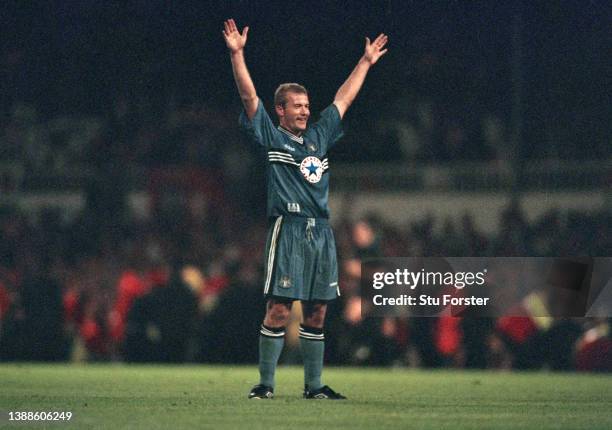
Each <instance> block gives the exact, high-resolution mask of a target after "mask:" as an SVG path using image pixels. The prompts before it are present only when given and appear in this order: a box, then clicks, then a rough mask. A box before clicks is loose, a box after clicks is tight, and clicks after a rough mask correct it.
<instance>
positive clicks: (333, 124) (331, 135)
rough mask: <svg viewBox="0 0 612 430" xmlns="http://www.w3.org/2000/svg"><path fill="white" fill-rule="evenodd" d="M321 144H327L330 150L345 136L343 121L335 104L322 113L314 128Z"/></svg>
mask: <svg viewBox="0 0 612 430" xmlns="http://www.w3.org/2000/svg"><path fill="white" fill-rule="evenodd" d="M313 127H314V129H315V130H316V132H317V135H318V137H319V141H320V142H325V145H326V148H327V149H330V148H331V147H332V146H334V144H335V143H336V142H337V141H338V140H339V139H340V138H341V137H342V136H343V135H344V132H343V131H342V119H341V118H340V112H338V108H337V107H336V105H335V104H333V103H332V104H331V105H329V106H328V107H326V108H325V109H323V111H322V112H321V116H320V118H319V120H318V121H317V122H316V123H315V125H314V126H313Z"/></svg>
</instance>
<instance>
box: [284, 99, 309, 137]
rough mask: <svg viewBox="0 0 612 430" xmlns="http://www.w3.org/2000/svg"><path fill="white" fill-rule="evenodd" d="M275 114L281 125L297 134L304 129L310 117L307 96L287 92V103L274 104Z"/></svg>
mask: <svg viewBox="0 0 612 430" xmlns="http://www.w3.org/2000/svg"><path fill="white" fill-rule="evenodd" d="M276 114H277V115H278V118H279V121H280V125H281V127H283V128H285V129H287V130H289V131H290V132H292V133H293V134H295V135H298V136H299V135H300V134H302V133H303V132H304V131H306V125H307V124H308V118H309V117H310V102H309V101H308V96H307V95H306V94H300V93H292V92H289V93H287V103H285V106H276Z"/></svg>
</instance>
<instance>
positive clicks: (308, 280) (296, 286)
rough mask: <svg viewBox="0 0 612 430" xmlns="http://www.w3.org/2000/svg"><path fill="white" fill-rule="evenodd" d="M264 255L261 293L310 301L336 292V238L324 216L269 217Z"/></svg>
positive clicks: (338, 291) (329, 296)
mask: <svg viewBox="0 0 612 430" xmlns="http://www.w3.org/2000/svg"><path fill="white" fill-rule="evenodd" d="M265 257H266V261H265V284H264V295H265V296H275V297H284V298H289V299H294V300H305V301H311V300H333V299H335V298H336V297H338V296H339V295H340V289H339V288H338V259H337V256H336V242H335V240H334V233H333V231H332V229H331V227H330V225H329V221H328V220H327V219H325V218H305V217H296V216H287V215H284V216H280V217H278V218H275V219H273V222H272V225H271V227H270V230H269V231H268V239H267V241H266V253H265Z"/></svg>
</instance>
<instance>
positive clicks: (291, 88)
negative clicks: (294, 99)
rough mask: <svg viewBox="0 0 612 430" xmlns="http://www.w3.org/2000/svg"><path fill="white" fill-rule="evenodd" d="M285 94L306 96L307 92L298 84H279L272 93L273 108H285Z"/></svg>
mask: <svg viewBox="0 0 612 430" xmlns="http://www.w3.org/2000/svg"><path fill="white" fill-rule="evenodd" d="M287 93H297V94H306V95H308V91H306V88H304V87H303V86H302V85H300V84H296V83H288V84H280V85H279V86H278V88H277V89H276V91H274V106H279V105H281V106H285V104H286V103H287Z"/></svg>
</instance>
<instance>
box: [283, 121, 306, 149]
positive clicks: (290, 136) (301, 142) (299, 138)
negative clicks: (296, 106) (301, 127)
mask: <svg viewBox="0 0 612 430" xmlns="http://www.w3.org/2000/svg"><path fill="white" fill-rule="evenodd" d="M277 128H278V129H279V130H280V131H282V132H283V133H285V134H286V135H287V136H289V139H291V140H293V141H294V142H297V143H299V144H300V145H303V144H304V138H303V137H300V136H296V135H295V134H293V133H291V132H290V131H289V130H287V129H284V128H283V127H281V126H280V125H279V126H278V127H277Z"/></svg>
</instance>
